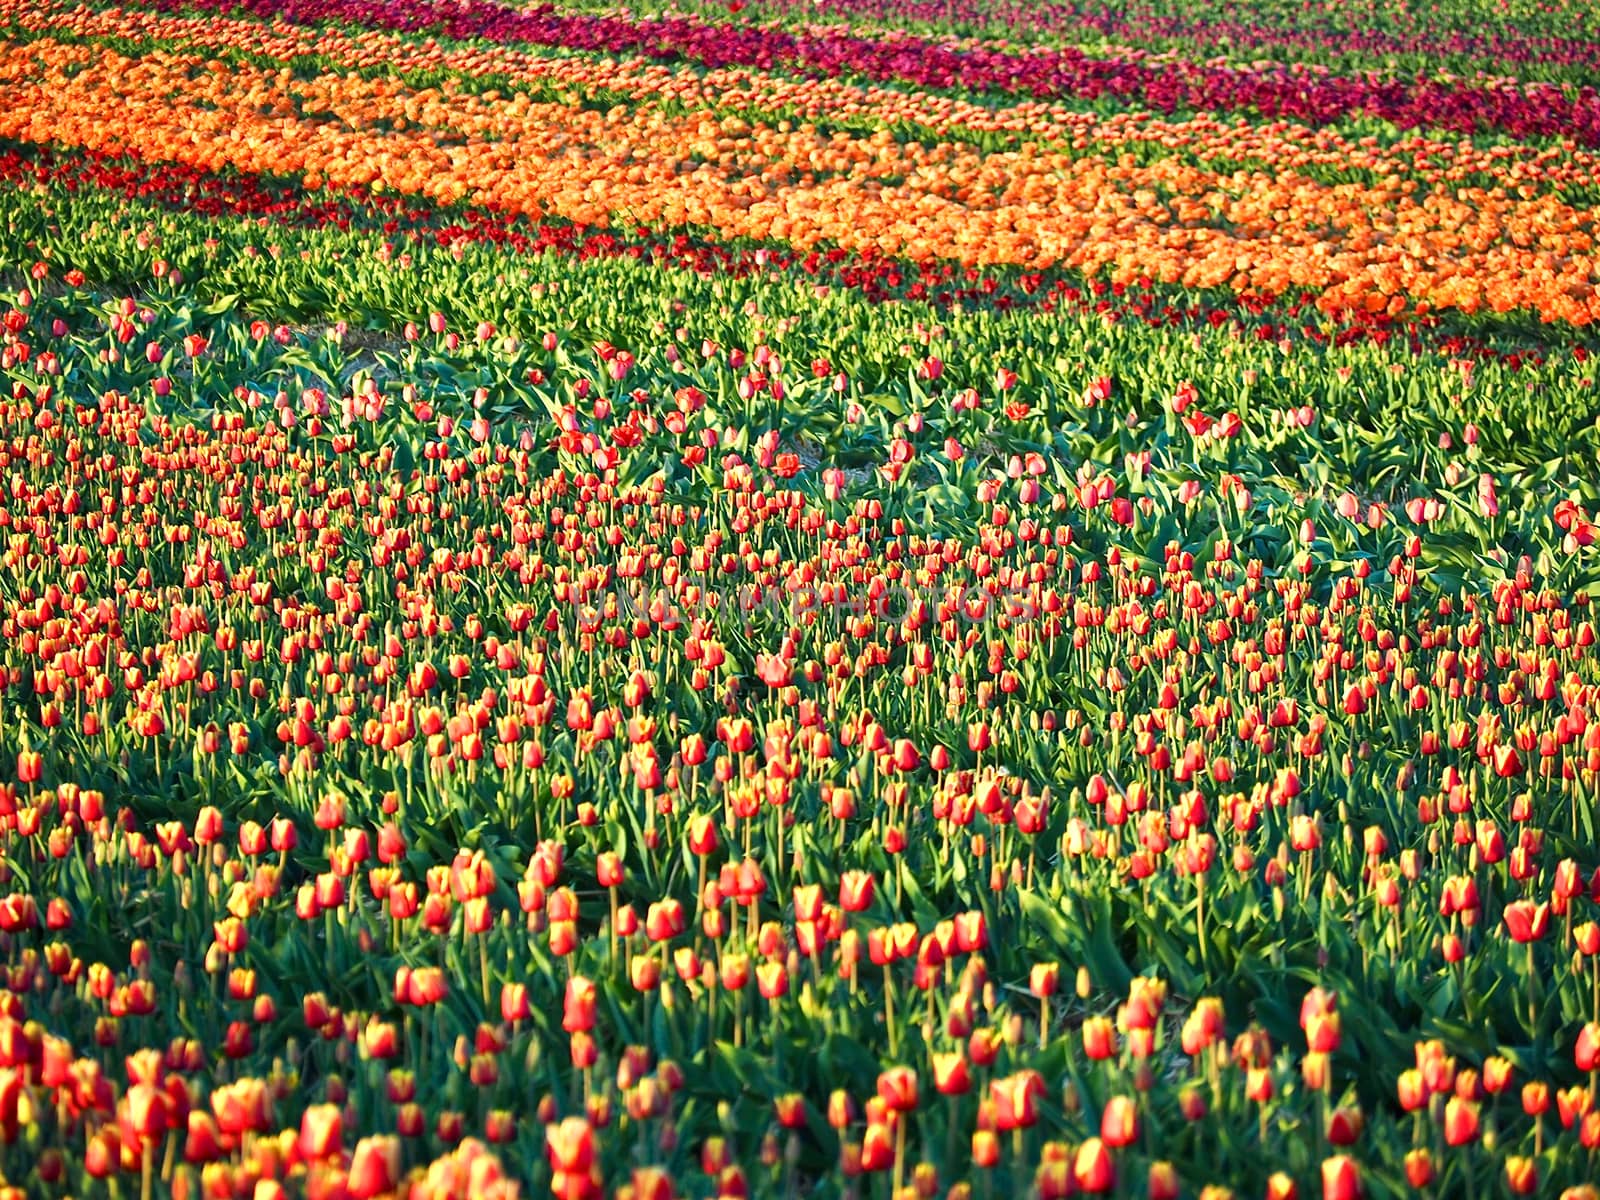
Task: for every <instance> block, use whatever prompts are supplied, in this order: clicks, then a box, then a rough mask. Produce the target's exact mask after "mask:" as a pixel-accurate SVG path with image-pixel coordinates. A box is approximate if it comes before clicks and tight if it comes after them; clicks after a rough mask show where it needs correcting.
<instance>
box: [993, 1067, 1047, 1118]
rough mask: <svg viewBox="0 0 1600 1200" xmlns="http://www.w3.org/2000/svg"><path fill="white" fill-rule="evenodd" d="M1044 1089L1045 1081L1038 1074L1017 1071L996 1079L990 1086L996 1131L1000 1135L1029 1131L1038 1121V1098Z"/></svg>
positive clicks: (1035, 1072)
mask: <svg viewBox="0 0 1600 1200" xmlns="http://www.w3.org/2000/svg"><path fill="white" fill-rule="evenodd" d="M1044 1090H1045V1088H1044V1078H1043V1076H1041V1075H1040V1074H1039V1072H1037V1071H1019V1072H1017V1073H1016V1074H1015V1075H1008V1076H1006V1077H1005V1078H1004V1079H996V1080H995V1081H994V1082H993V1083H991V1084H990V1085H989V1099H990V1102H991V1103H992V1104H993V1106H994V1123H995V1128H996V1129H998V1130H999V1131H1000V1132H1002V1133H1008V1132H1010V1131H1011V1130H1013V1129H1031V1128H1032V1127H1033V1126H1034V1124H1035V1123H1037V1122H1038V1120H1039V1099H1040V1097H1041V1096H1043V1095H1044Z"/></svg>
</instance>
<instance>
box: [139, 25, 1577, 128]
mask: <svg viewBox="0 0 1600 1200" xmlns="http://www.w3.org/2000/svg"><path fill="white" fill-rule="evenodd" d="M151 6H152V7H153V8H154V9H155V10H156V11H160V12H181V11H191V10H198V11H202V12H205V11H213V10H216V9H218V8H220V7H223V5H222V0H152V4H151ZM225 7H226V10H227V11H232V10H234V9H237V8H243V9H245V10H246V11H248V12H252V13H256V14H258V15H261V16H275V17H282V18H284V19H286V20H289V21H292V22H296V23H303V24H314V23H317V22H321V21H339V22H347V23H351V24H355V25H358V26H362V27H370V26H377V27H380V28H385V29H394V30H399V31H403V32H418V33H420V32H430V31H434V30H437V31H439V32H440V33H443V34H446V35H448V36H450V37H452V38H457V39H462V40H472V39H478V38H482V39H489V40H492V41H498V42H521V43H527V44H531V45H543V46H554V47H560V48H563V49H568V50H576V51H582V52H587V53H609V54H623V53H630V52H639V51H642V52H644V53H646V54H648V55H650V56H651V57H653V58H657V59H663V60H683V61H685V62H687V63H690V64H694V65H696V66H704V67H708V68H717V67H722V66H729V65H749V66H756V67H761V68H764V69H765V68H772V67H782V68H784V69H787V70H793V71H799V72H804V73H807V74H814V75H819V76H822V77H824V78H828V77H833V76H844V77H852V76H854V77H863V78H867V79H875V80H885V81H900V82H905V83H912V84H915V85H917V86H918V87H924V88H937V89H957V90H963V91H968V92H971V91H994V92H999V93H1002V94H1008V93H1011V94H1019V95H1025V96H1031V97H1033V98H1036V99H1057V98H1062V99H1073V100H1078V101H1086V102H1099V101H1109V102H1112V103H1115V104H1118V105H1128V104H1136V105H1139V106H1140V107H1145V108H1150V109H1154V110H1155V111H1157V112H1168V113H1170V112H1193V111H1211V112H1234V111H1238V112H1249V113H1257V114H1260V115H1261V116H1263V117H1266V118H1277V117H1283V118H1289V119H1292V120H1298V121H1308V122H1311V123H1315V124H1329V123H1333V122H1338V121H1343V120H1346V119H1349V118H1352V117H1359V116H1365V117H1370V118H1376V119H1378V120H1382V121H1387V122H1390V123H1392V124H1395V125H1398V126H1400V127H1402V128H1421V129H1444V130H1450V131H1453V132H1461V133H1495V132H1500V133H1506V134H1509V135H1511V136H1513V137H1516V138H1523V139H1529V138H1571V139H1573V140H1575V141H1577V142H1579V143H1580V144H1582V145H1585V146H1600V98H1597V97H1596V96H1593V95H1590V94H1588V93H1587V92H1581V93H1579V94H1576V95H1573V94H1569V92H1568V91H1567V90H1566V89H1563V88H1560V87H1557V86H1554V85H1545V84H1538V83H1529V84H1520V85H1519V84H1509V83H1503V82H1493V81H1490V80H1484V81H1481V82H1460V81H1454V80H1450V81H1445V80H1439V79H1433V78H1429V77H1427V76H1426V75H1418V76H1415V77H1412V78H1406V79H1402V78H1391V77H1385V76H1382V75H1378V74H1376V73H1363V74H1356V75H1345V76H1341V75H1331V74H1326V73H1324V72H1321V71H1317V70H1315V69H1312V68H1309V67H1306V66H1302V65H1283V64H1273V65H1263V66H1260V67H1237V66H1219V65H1211V64H1200V63H1195V62H1185V61H1181V60H1162V59H1158V58H1153V57H1152V56H1148V55H1146V54H1143V53H1140V52H1138V51H1131V50H1130V51H1127V52H1125V53H1123V54H1120V55H1115V56H1106V57H1094V56H1092V55H1090V54H1088V53H1085V52H1083V51H1081V50H1078V49H1076V48H1069V47H1064V48H1052V49H1028V50H1025V51H1022V52H1015V51H1012V50H1009V49H997V48H993V47H990V46H986V45H982V44H980V45H970V44H954V43H952V42H950V41H948V40H946V39H936V38H928V37H918V36H915V35H910V34H893V35H889V36H866V35H863V34H858V33H852V32H849V31H843V30H838V29H830V28H827V27H822V28H815V29H807V30H804V31H794V30H790V29H786V28H782V27H771V26H749V25H745V24H743V23H741V22H738V21H724V22H718V23H712V22H705V21H701V20H697V19H692V18H688V17H682V16H662V17H653V18H652V17H638V18H636V17H632V16H623V15H620V14H617V15H613V14H592V13H586V12H581V11H570V10H562V9H560V8H557V7H555V6H553V5H547V6H542V7H538V8H533V9H514V8H510V7H505V6H500V5H495V4H474V5H456V4H450V3H443V2H441V3H432V2H429V3H421V4H396V3H383V2H379V0H246V2H245V3H242V4H237V3H233V2H232V0H229V3H227V4H226V6H225Z"/></svg>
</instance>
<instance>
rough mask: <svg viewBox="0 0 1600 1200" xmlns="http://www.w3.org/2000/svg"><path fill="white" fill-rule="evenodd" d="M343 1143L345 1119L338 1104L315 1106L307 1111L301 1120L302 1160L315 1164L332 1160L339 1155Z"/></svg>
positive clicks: (300, 1146) (300, 1145) (300, 1144)
mask: <svg viewBox="0 0 1600 1200" xmlns="http://www.w3.org/2000/svg"><path fill="white" fill-rule="evenodd" d="M343 1143H344V1118H343V1116H342V1115H341V1114H340V1112H339V1106H338V1105H337V1104H313V1105H312V1106H311V1107H310V1108H308V1109H306V1111H305V1114H304V1115H303V1116H302V1117H301V1118H300V1140H299V1142H298V1146H299V1150H300V1155H301V1157H302V1158H309V1159H311V1160H312V1161H313V1162H321V1161H322V1160H323V1159H326V1158H332V1157H333V1156H334V1155H335V1154H338V1153H339V1151H340V1149H341V1148H342V1146H343Z"/></svg>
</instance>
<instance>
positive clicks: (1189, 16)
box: [673, 0, 1600, 83]
mask: <svg viewBox="0 0 1600 1200" xmlns="http://www.w3.org/2000/svg"><path fill="white" fill-rule="evenodd" d="M673 7H674V8H677V9H681V10H685V11H688V12H691V13H695V14H698V15H700V16H702V17H715V18H717V19H719V20H727V19H728V17H729V16H730V15H731V16H735V17H738V18H739V19H741V20H744V21H769V20H778V21H782V22H784V23H786V24H787V23H791V22H794V23H799V24H800V25H801V26H807V25H810V26H814V25H816V24H818V23H820V22H824V21H829V20H834V19H838V20H842V21H847V22H850V23H851V24H853V25H857V26H865V27H868V28H871V27H880V26H881V27H891V28H906V27H911V28H917V29H927V30H929V31H934V32H948V31H956V32H971V33H975V34H981V35H987V36H991V37H1001V38H1007V39H1015V40H1017V41H1020V42H1022V43H1024V44H1033V43H1039V42H1043V43H1045V44H1049V43H1052V42H1067V43H1072V42H1077V43H1083V42H1086V41H1089V40H1091V39H1092V38H1095V37H1098V38H1102V39H1105V40H1106V41H1109V42H1111V43H1114V44H1117V45H1121V46H1139V47H1143V48H1145V49H1152V50H1165V51H1177V52H1180V53H1187V54H1190V55H1193V54H1196V53H1202V54H1205V55H1206V56H1208V57H1209V56H1210V55H1211V54H1212V53H1213V52H1214V51H1216V50H1217V49H1226V50H1227V52H1229V53H1231V54H1233V55H1235V56H1238V57H1243V58H1250V59H1259V58H1284V59H1288V60H1289V61H1301V60H1304V61H1310V62H1315V63H1328V62H1330V61H1332V62H1338V63H1349V64H1351V65H1353V66H1360V65H1362V64H1366V65H1369V66H1373V67H1377V68H1380V69H1384V68H1388V69H1392V67H1393V66H1394V64H1395V63H1396V62H1397V61H1399V62H1401V63H1404V64H1406V65H1413V64H1420V65H1423V66H1425V67H1427V68H1433V69H1437V68H1440V67H1445V68H1448V69H1451V70H1455V71H1457V72H1459V73H1470V72H1472V71H1483V72H1488V73H1491V74H1496V75H1506V74H1510V75H1515V76H1518V77H1522V78H1528V77H1532V78H1553V79H1567V80H1570V81H1572V82H1577V83H1586V82H1589V81H1590V80H1592V78H1593V74H1594V65H1595V62H1596V61H1597V59H1600V40H1597V39H1596V36H1595V34H1596V31H1595V30H1594V28H1593V26H1592V23H1589V22H1588V18H1589V16H1590V14H1589V13H1588V11H1587V10H1586V9H1584V8H1583V7H1582V6H1578V5H1573V4H1565V5H1549V6H1542V8H1541V9H1540V10H1529V11H1523V12H1519V13H1518V14H1517V15H1516V17H1515V18H1514V19H1506V18H1505V17H1504V15H1503V14H1502V13H1500V12H1499V11H1496V10H1494V9H1492V8H1490V7H1487V6H1484V5H1481V4H1477V3H1474V2H1473V0H1466V2H1465V3H1463V4H1458V5H1451V6H1449V7H1439V6H1435V7H1433V8H1432V9H1431V10H1429V11H1424V10H1421V9H1392V8H1383V7H1380V6H1377V5H1344V4H1322V5H1319V6H1312V7H1301V8H1296V9H1292V10H1291V9H1284V10H1279V11H1274V10H1273V9H1271V8H1267V7H1260V8H1255V9H1252V10H1251V11H1250V12H1249V13H1248V14H1241V13H1240V12H1239V10H1238V9H1237V8H1235V7H1233V6H1230V5H1223V4H1218V3H1202V4H1185V5H1177V4H1173V3H1171V2H1170V0H1167V2H1162V0H1155V2H1153V3H1138V4H1116V5H1110V4H1085V3H1073V4H1065V3H1059V2H1058V3H1050V2H1045V3H1039V4H1021V3H1016V2H1014V0H1013V2H1010V3H995V2H994V0H989V2H987V3H983V4H976V3H973V2H972V0H911V2H909V3H906V2H903V0H895V2H894V3H887V2H886V0H807V2H805V3H794V2H792V0H691V2H689V3H682V2H681V0H680V2H679V3H677V4H675V5H674V6H673Z"/></svg>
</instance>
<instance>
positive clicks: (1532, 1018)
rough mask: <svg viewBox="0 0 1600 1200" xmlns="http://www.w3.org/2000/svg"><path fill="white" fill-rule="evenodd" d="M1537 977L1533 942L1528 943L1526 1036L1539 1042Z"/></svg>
mask: <svg viewBox="0 0 1600 1200" xmlns="http://www.w3.org/2000/svg"><path fill="white" fill-rule="evenodd" d="M1538 984H1539V977H1538V976H1537V975H1536V974H1535V973H1534V962H1533V942H1532V941H1530V942H1528V1035H1529V1036H1530V1037H1531V1038H1532V1039H1533V1040H1534V1041H1536V1042H1537V1041H1538V1040H1539V999H1538Z"/></svg>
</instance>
